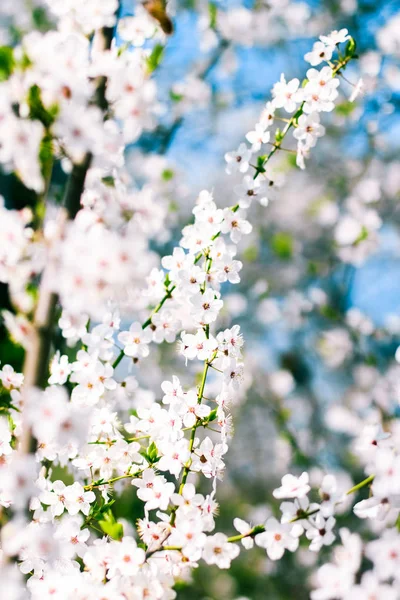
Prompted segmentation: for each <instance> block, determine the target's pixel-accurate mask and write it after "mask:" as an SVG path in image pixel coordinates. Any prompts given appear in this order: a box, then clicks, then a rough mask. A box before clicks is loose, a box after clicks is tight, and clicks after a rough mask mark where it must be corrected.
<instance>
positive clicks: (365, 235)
mask: <svg viewBox="0 0 400 600" xmlns="http://www.w3.org/2000/svg"><path fill="white" fill-rule="evenodd" d="M368 235H369V234H368V229H367V228H366V227H364V225H363V227H362V229H361V233H360V235H359V236H358V238H357V239H356V240H355V242H353V246H358V244H360V243H361V242H364V241H365V240H366V239H367V238H368Z"/></svg>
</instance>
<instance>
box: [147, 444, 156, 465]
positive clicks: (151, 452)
mask: <svg viewBox="0 0 400 600" xmlns="http://www.w3.org/2000/svg"><path fill="white" fill-rule="evenodd" d="M157 455H158V450H157V446H156V445H155V443H154V442H151V444H150V446H149V447H148V448H147V456H148V457H149V459H150V461H151V462H154V460H155V459H156V458H157Z"/></svg>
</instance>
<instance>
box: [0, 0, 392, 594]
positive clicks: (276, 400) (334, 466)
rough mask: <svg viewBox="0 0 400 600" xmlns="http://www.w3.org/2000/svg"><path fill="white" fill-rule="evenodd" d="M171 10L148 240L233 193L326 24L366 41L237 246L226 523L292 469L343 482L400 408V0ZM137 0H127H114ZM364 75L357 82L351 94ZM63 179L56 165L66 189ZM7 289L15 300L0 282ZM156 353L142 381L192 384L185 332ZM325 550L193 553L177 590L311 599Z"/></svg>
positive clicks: (18, 187)
mask: <svg viewBox="0 0 400 600" xmlns="http://www.w3.org/2000/svg"><path fill="white" fill-rule="evenodd" d="M168 10H169V12H170V14H171V16H172V18H173V21H174V26H175V31H174V34H173V35H172V36H171V37H170V38H169V39H168V40H167V42H166V44H165V51H164V53H163V57H162V60H161V62H160V65H159V66H158V67H157V69H156V70H155V72H154V80H155V82H156V84H157V97H158V99H159V103H160V104H159V111H158V112H159V114H158V116H157V119H156V120H155V121H154V123H151V124H150V125H149V128H148V130H147V131H145V132H144V133H143V134H142V135H141V136H140V137H139V139H138V140H137V142H136V143H135V144H133V145H131V146H130V147H129V148H128V150H127V155H126V168H127V171H128V172H129V174H130V175H131V176H132V178H133V180H134V181H135V182H136V184H137V185H138V186H144V187H145V186H146V185H152V186H153V187H154V188H155V189H156V191H157V198H156V199H157V206H161V207H163V209H164V210H165V211H166V212H167V225H168V227H167V229H165V228H163V229H162V230H161V231H159V232H157V233H156V235H155V237H154V242H153V243H154V249H155V250H156V251H157V252H159V254H160V256H162V255H163V254H165V253H169V252H170V251H171V249H172V247H173V246H174V245H175V244H176V243H177V241H179V238H180V230H181V228H182V226H183V225H184V224H185V223H186V222H187V221H188V219H190V213H191V209H192V207H193V204H194V201H195V199H196V197H197V194H198V192H199V191H200V190H202V189H209V190H213V193H214V197H215V200H216V202H217V203H218V204H219V205H232V204H235V203H236V199H235V192H234V187H235V185H236V184H237V183H238V182H239V180H238V181H236V180H235V178H234V176H228V175H226V174H225V161H224V154H225V152H228V151H231V150H233V149H235V148H236V147H237V146H238V145H239V143H241V142H242V141H243V140H244V137H245V134H246V133H247V132H248V131H249V130H252V129H253V127H254V124H255V123H256V122H257V120H258V116H259V114H260V112H261V110H262V108H263V107H264V105H265V102H266V101H267V100H269V99H270V89H271V87H272V85H273V84H274V82H275V81H277V80H278V79H279V77H280V75H281V73H282V72H284V73H285V75H286V78H287V79H290V78H292V77H298V78H299V79H300V80H302V79H303V77H305V74H306V71H307V68H308V67H309V65H307V63H305V61H304V60H303V56H304V54H305V53H306V52H308V51H309V49H310V48H311V46H312V44H313V43H314V41H315V39H317V38H318V36H319V35H321V34H327V33H329V32H330V31H331V30H334V29H340V28H342V27H345V28H347V29H348V30H349V32H350V34H351V35H352V36H353V37H354V38H355V40H356V41H357V51H358V55H359V59H358V60H357V61H354V64H353V63H352V65H351V66H350V67H349V68H347V69H346V71H345V73H344V75H345V79H344V78H341V84H340V90H341V91H340V100H339V103H338V108H337V110H336V111H335V113H334V114H325V113H324V119H325V120H324V125H325V126H326V128H327V135H326V136H325V137H324V138H322V139H321V140H319V141H318V146H317V148H316V149H314V151H313V152H312V153H311V158H310V160H309V161H308V162H307V170H306V171H300V170H299V169H298V168H297V167H296V165H295V157H294V155H293V154H292V153H291V152H281V153H280V154H279V155H278V156H276V157H275V158H274V162H273V163H272V164H271V168H270V171H269V175H270V178H271V179H272V180H273V181H274V186H272V188H271V190H270V191H271V194H270V197H269V205H268V207H262V206H255V205H253V206H252V208H251V210H250V215H249V220H250V221H251V222H252V223H253V232H252V234H251V235H250V236H246V239H245V240H244V242H243V245H242V246H241V248H240V256H239V257H238V258H240V260H242V261H243V263H244V269H243V271H242V273H241V276H242V281H241V283H240V284H239V286H235V288H234V290H233V288H232V287H230V288H229V287H227V288H226V289H225V290H224V292H225V305H226V310H225V317H224V319H225V321H224V322H223V323H221V324H220V325H221V328H222V327H223V326H227V327H228V326H231V324H233V323H238V324H240V326H241V329H242V332H243V333H244V336H245V349H246V352H245V364H246V385H245V386H244V387H245V390H244V393H243V394H242V397H241V398H238V400H237V403H236V404H235V406H233V407H232V414H233V422H234V440H233V442H232V443H231V448H230V452H229V455H228V469H227V473H226V478H225V480H224V482H223V483H222V484H220V485H219V489H218V496H219V501H220V503H221V505H222V506H223V510H221V513H220V515H219V517H218V519H217V527H218V528H219V529H222V530H225V531H227V532H230V533H231V532H232V529H233V527H232V520H233V518H234V517H236V516H239V517H241V518H243V519H246V520H248V521H251V522H252V523H253V524H256V523H259V522H262V521H263V520H264V519H265V518H266V517H267V516H269V515H271V514H274V513H276V511H277V508H278V507H277V504H276V503H272V502H271V498H272V493H271V492H272V490H273V489H274V488H275V487H277V485H278V484H279V481H280V478H281V477H282V475H283V474H284V473H287V472H293V473H298V472H301V470H302V469H307V470H309V471H310V473H311V478H312V481H313V483H315V484H316V485H318V483H319V482H320V481H321V480H322V477H323V475H324V474H325V473H326V472H327V471H329V472H335V473H336V475H337V477H338V479H339V481H340V482H341V485H342V486H343V489H344V490H345V489H348V488H350V487H351V486H352V484H353V482H356V481H359V480H360V479H362V478H363V473H362V470H361V468H360V467H359V466H358V464H357V460H356V458H355V456H354V455H353V454H352V452H351V441H352V439H353V437H354V436H355V435H357V433H358V432H359V430H360V427H361V421H362V420H364V421H365V420H367V421H368V420H369V419H371V420H373V419H374V416H375V415H376V414H377V413H378V414H379V415H380V417H383V419H384V420H387V421H390V420H391V419H392V418H393V417H394V416H398V411H399V409H398V408H396V407H398V401H399V398H400V366H399V365H398V363H397V361H396V360H395V353H396V349H397V347H398V346H399V343H400V237H399V225H400V211H399V200H400V162H399V155H398V151H399V139H400V112H399V108H400V67H399V58H400V13H399V11H400V2H399V1H398V0H387V1H386V0H382V1H379V2H376V1H375V0H369V1H367V0H366V1H363V0H342V1H339V0H337V1H336V0H330V1H328V0H327V1H325V2H324V1H317V0H315V1H310V2H301V1H300V2H297V1H294V0H256V1H255V2H243V3H240V2H239V1H238V2H234V1H232V2H223V1H221V2H206V1H197V0H187V1H186V2H179V1H173V2H170V3H168ZM131 14H134V7H133V5H132V2H131V1H128V0H126V1H125V2H124V3H123V6H122V11H121V16H124V15H131ZM0 19H1V23H2V28H1V30H0V45H1V44H7V43H9V42H10V40H11V41H12V43H17V42H18V39H19V37H20V35H21V33H23V32H24V31H27V30H29V29H31V28H32V27H35V28H38V29H42V30H45V29H46V28H47V26H48V23H49V21H48V19H49V17H48V16H47V14H46V11H45V9H44V6H43V5H42V4H41V3H40V1H37V0H35V1H32V2H25V0H18V1H16V0H2V1H1V5H0ZM118 43H122V42H121V40H118ZM360 77H361V78H362V79H363V82H364V85H363V90H362V93H361V95H360V96H359V97H358V98H357V100H356V101H355V102H354V103H351V102H349V98H350V96H351V94H352V92H353V90H354V85H355V84H356V83H357V81H358V80H359V78H360ZM285 147H287V148H288V149H289V150H290V148H293V147H294V145H293V144H291V142H290V141H289V142H288V143H287V144H286V143H285ZM57 177H59V181H57ZM61 183H62V173H60V174H58V175H57V173H56V174H55V181H54V190H55V191H56V189H57V184H59V185H61ZM0 186H1V190H2V194H3V195H4V196H5V199H6V203H7V206H8V207H9V208H14V207H21V206H24V205H26V204H29V202H30V200H29V194H30V192H29V191H28V190H26V189H24V188H23V186H22V184H21V183H20V182H18V181H17V180H16V179H15V178H13V177H12V176H11V175H8V176H6V175H2V176H1V178H0ZM155 209H157V207H155ZM1 305H2V307H3V308H10V309H11V310H12V307H10V306H9V303H8V296H7V289H6V287H5V286H2V288H1ZM0 334H1V339H2V342H1V345H0V360H1V362H2V363H3V362H9V363H11V364H13V365H14V366H15V368H18V366H20V365H21V364H22V351H21V350H20V349H19V348H18V347H17V346H14V345H13V344H12V343H11V342H9V341H8V339H7V337H6V335H5V330H4V329H3V330H2V331H1V332H0ZM153 354H154V359H153V361H149V362H146V363H145V365H144V369H143V372H142V377H143V381H146V387H145V384H144V383H143V389H142V388H141V387H140V388H139V390H138V391H137V395H138V397H139V395H140V394H142V395H146V394H147V395H148V397H149V398H152V397H157V395H158V394H159V392H158V390H159V385H160V382H161V381H163V380H164V379H167V378H168V376H167V375H166V374H170V373H176V374H177V375H179V376H181V380H182V381H183V382H185V383H187V384H188V385H191V384H192V381H193V379H192V377H193V374H194V373H195V371H194V370H193V371H192V373H190V370H189V369H185V368H184V365H183V364H182V361H181V359H179V358H177V357H176V352H175V348H174V347H170V346H164V345H162V346H161V347H157V348H156V349H155V350H154V352H153ZM150 374H151V377H150V378H149V375H150ZM149 379H150V380H151V381H152V382H153V383H154V388H153V389H151V390H149V389H148V381H149ZM210 393H212V380H211V384H210ZM138 401H139V400H138ZM397 435H398V436H399V435H400V432H397ZM349 473H350V474H351V476H350V475H349ZM122 513H123V514H121V516H122V517H124V518H125V519H127V520H131V521H134V520H135V519H136V518H137V517H138V516H139V515H137V514H136V513H135V505H134V501H133V497H132V494H130V495H129V494H127V496H126V499H125V502H124V505H123V509H122ZM350 521H351V528H352V529H358V530H363V528H364V531H363V535H364V536H366V537H367V539H368V536H369V535H370V533H369V532H368V531H367V530H366V529H365V527H366V526H365V523H364V522H363V521H357V520H356V519H355V517H354V516H352V515H351V514H348V513H347V512H346V507H345V506H344V507H343V514H342V515H341V516H339V519H338V522H339V526H346V525H349V524H350ZM327 556H329V549H328V550H326V552H324V551H323V552H322V553H321V554H320V555H317V556H316V555H314V554H313V553H311V552H309V551H308V550H307V547H306V546H305V547H304V548H302V549H300V551H299V552H298V553H296V555H291V554H289V553H286V554H285V556H284V558H283V559H282V560H281V561H279V562H278V563H272V562H271V561H268V560H267V558H266V557H265V553H264V552H263V551H262V550H261V549H254V550H251V551H248V552H246V553H242V555H241V557H240V559H239V560H237V561H236V562H235V563H233V565H232V568H231V569H230V570H229V571H228V572H223V571H219V570H218V569H215V570H213V568H210V567H207V570H205V569H204V570H203V568H200V569H199V570H198V571H196V573H195V574H194V581H193V582H192V583H190V584H189V583H187V582H186V583H182V586H181V589H180V590H179V593H178V598H180V599H182V600H186V599H193V598H196V599H199V600H206V599H207V600H208V599H210V600H211V599H212V600H245V599H246V598H247V599H249V600H264V599H265V598H268V599H269V600H275V599H279V600H286V599H293V598H296V599H298V600H303V599H306V598H308V597H309V590H310V588H311V587H312V572H313V570H314V569H315V566H316V565H317V564H321V563H323V562H324V559H325V558H326V557H327Z"/></svg>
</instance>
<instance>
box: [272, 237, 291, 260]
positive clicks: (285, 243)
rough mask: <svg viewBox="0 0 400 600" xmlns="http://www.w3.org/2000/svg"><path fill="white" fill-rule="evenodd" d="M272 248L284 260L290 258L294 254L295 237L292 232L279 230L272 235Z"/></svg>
mask: <svg viewBox="0 0 400 600" xmlns="http://www.w3.org/2000/svg"><path fill="white" fill-rule="evenodd" d="M271 248H272V251H273V252H274V254H276V255H277V256H278V257H279V258H281V259H282V260H288V259H289V258H291V257H292V256H293V238H292V236H291V235H290V233H285V232H284V231H279V232H278V233H275V235H274V236H272V239H271Z"/></svg>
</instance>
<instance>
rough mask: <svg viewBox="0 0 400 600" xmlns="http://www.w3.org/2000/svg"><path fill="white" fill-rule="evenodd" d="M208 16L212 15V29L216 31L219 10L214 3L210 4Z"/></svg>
mask: <svg viewBox="0 0 400 600" xmlns="http://www.w3.org/2000/svg"><path fill="white" fill-rule="evenodd" d="M208 14H209V15H210V29H216V27H217V14H218V9H217V5H216V4H214V2H209V3H208Z"/></svg>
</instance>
